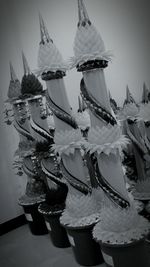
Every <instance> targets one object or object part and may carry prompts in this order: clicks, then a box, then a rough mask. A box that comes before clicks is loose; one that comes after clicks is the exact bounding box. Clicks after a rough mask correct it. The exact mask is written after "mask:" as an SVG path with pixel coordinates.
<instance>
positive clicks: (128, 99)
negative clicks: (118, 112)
mask: <svg viewBox="0 0 150 267" xmlns="http://www.w3.org/2000/svg"><path fill="white" fill-rule="evenodd" d="M131 103H135V104H136V102H135V100H134V98H133V96H132V94H131V92H130V90H129V87H128V85H127V87H126V99H125V101H124V105H126V104H131Z"/></svg>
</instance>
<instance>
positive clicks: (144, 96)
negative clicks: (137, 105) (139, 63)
mask: <svg viewBox="0 0 150 267" xmlns="http://www.w3.org/2000/svg"><path fill="white" fill-rule="evenodd" d="M148 95H149V90H148V88H147V86H146V84H145V83H144V84H143V94H142V103H148V102H149V99H148Z"/></svg>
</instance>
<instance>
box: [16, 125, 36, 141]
mask: <svg viewBox="0 0 150 267" xmlns="http://www.w3.org/2000/svg"><path fill="white" fill-rule="evenodd" d="M14 127H15V129H16V130H17V131H18V132H19V133H20V134H21V135H23V136H25V137H26V138H27V139H29V140H31V141H34V138H33V137H32V136H31V134H30V132H28V131H27V130H26V129H24V128H23V127H22V126H21V125H20V123H19V122H18V121H15V122H14Z"/></svg>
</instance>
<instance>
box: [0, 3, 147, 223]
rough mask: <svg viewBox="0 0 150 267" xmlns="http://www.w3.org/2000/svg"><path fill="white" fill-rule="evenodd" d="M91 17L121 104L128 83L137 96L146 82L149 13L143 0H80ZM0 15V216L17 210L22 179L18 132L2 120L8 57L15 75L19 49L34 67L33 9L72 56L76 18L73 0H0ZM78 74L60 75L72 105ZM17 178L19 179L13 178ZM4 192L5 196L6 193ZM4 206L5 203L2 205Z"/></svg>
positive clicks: (19, 63)
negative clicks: (17, 166) (16, 164)
mask: <svg viewBox="0 0 150 267" xmlns="http://www.w3.org/2000/svg"><path fill="white" fill-rule="evenodd" d="M84 2H85V4H86V7H87V10H88V14H89V16H90V19H91V21H92V22H93V24H94V25H95V26H96V28H97V29H98V30H99V32H100V33H101V36H102V38H103V40H104V42H105V46H106V48H107V49H108V50H112V52H113V54H114V58H113V61H112V63H110V64H109V67H108V68H107V69H106V70H105V76H106V82H107V87H108V89H109V90H110V92H111V94H112V96H113V97H114V98H115V99H116V101H117V102H118V104H119V105H121V104H122V103H123V101H124V98H125V87H126V85H127V84H128V85H129V88H130V90H131V92H132V93H133V95H134V98H135V99H136V100H137V101H140V99H141V95H142V86H143V82H146V84H147V85H148V87H149V85H150V53H149V48H150V27H149V24H150V18H149V10H150V3H149V0H143V1H141V0H126V1H124V0H85V1H84ZM0 6H1V16H0V37H1V38H0V39H1V43H0V127H1V133H0V142H1V149H0V153H1V155H0V170H1V173H0V175H1V178H0V205H1V207H0V208H1V215H0V221H5V220H8V219H10V218H12V217H15V216H16V214H19V213H20V212H21V210H20V208H19V207H18V206H17V204H16V203H17V198H18V195H20V193H21V192H22V188H24V187H23V184H24V183H23V179H22V178H21V179H20V178H19V177H16V175H15V174H14V172H12V162H13V154H14V151H15V150H16V148H17V144H18V138H17V133H16V132H15V130H14V129H13V127H7V126H6V125H4V123H3V115H2V112H3V109H4V105H3V102H4V100H5V99H6V98H7V90H8V86H9V80H10V75H9V64H8V63H9V60H11V61H12V63H13V66H14V68H15V70H16V73H17V75H18V77H19V79H21V78H22V75H23V67H22V60H21V50H23V51H24V53H25V55H26V57H27V59H28V62H29V66H30V67H31V69H32V70H34V69H36V67H37V53H38V46H39V41H40V30H39V20H38V12H39V11H40V12H41V14H42V16H43V19H44V21H45V23H46V25H47V28H48V30H49V34H50V36H51V38H52V39H53V41H54V42H55V44H56V46H57V47H58V48H59V50H60V52H61V53H62V55H63V57H64V59H66V60H68V59H69V58H70V57H71V56H73V41H74V37H75V33H76V28H77V22H78V9H77V1H76V0H61V1H60V0H26V1H23V0H5V1H4V0H1V1H0ZM80 79H81V74H80V73H77V72H76V70H72V71H69V72H68V73H67V77H66V78H65V84H66V89H67V93H68V97H69V100H70V104H71V105H72V107H73V108H74V110H76V109H77V96H78V95H79V84H80ZM19 179H20V180H19ZM7 196H9V197H7ZM3 207H5V209H4V208H3Z"/></svg>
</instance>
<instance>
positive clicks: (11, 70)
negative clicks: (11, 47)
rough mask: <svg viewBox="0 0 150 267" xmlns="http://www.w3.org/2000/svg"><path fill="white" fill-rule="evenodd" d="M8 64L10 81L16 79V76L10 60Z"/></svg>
mask: <svg viewBox="0 0 150 267" xmlns="http://www.w3.org/2000/svg"><path fill="white" fill-rule="evenodd" d="M9 66H10V78H11V81H14V82H15V81H16V80H18V78H17V76H16V73H15V71H14V68H13V65H12V63H11V62H9Z"/></svg>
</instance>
